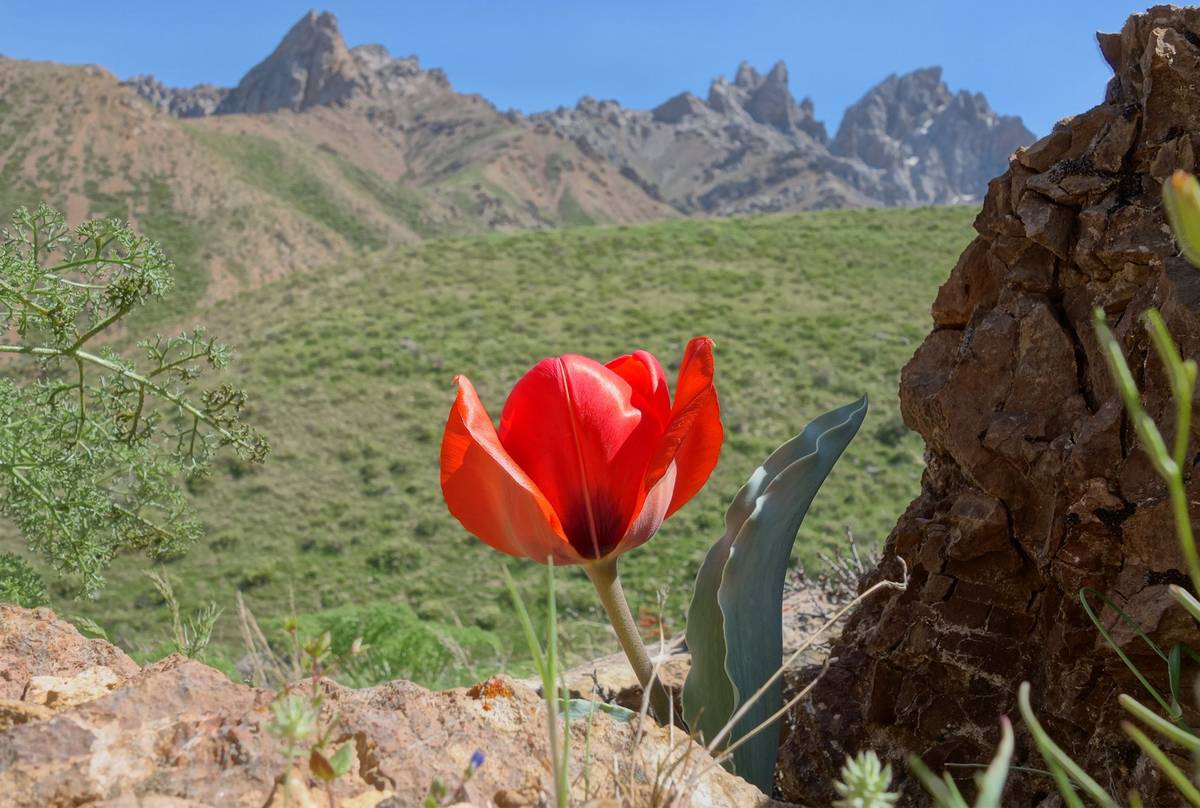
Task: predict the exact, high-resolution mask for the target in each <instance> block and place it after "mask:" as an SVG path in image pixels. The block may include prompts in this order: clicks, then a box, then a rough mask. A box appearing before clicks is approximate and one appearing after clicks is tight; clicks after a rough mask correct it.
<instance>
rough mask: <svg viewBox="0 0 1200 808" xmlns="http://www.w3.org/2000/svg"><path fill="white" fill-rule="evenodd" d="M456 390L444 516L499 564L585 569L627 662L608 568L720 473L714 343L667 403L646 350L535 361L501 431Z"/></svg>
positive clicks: (691, 357) (621, 612)
mask: <svg viewBox="0 0 1200 808" xmlns="http://www.w3.org/2000/svg"><path fill="white" fill-rule="evenodd" d="M456 382H457V384H458V397H457V399H456V400H455V402H454V407H453V409H451V410H450V418H449V419H448V421H447V422H446V433H445V436H444V437H443V439H442V458H441V464H442V493H443V494H444V495H445V498H446V504H447V505H448V506H449V508H450V512H451V513H452V514H454V516H455V517H456V518H457V519H458V520H459V521H460V522H461V523H462V525H463V527H465V528H466V529H467V530H468V531H469V532H471V533H473V534H474V535H476V536H478V537H479V538H480V539H482V540H483V541H485V542H487V543H488V544H490V545H491V546H492V547H494V548H496V549H497V550H500V551H502V552H505V553H508V554H509V555H514V556H525V557H527V558H532V559H533V560H534V561H537V562H539V563H542V564H545V563H547V562H548V561H551V562H553V563H554V564H581V565H583V566H584V568H585V569H586V570H587V571H588V575H589V576H590V577H591V578H592V581H593V583H595V584H596V587H597V589H598V590H599V591H600V595H601V600H603V601H604V603H605V607H606V608H608V610H609V614H610V616H611V617H613V622H614V626H615V627H616V628H617V633H618V635H619V636H621V637H622V644H624V645H626V652H627V653H631V652H630V646H629V644H628V643H629V642H630V641H632V640H631V639H630V638H628V637H626V636H623V634H622V632H623V630H624V629H625V628H626V627H624V626H622V625H620V624H621V623H625V622H628V623H629V624H630V625H629V627H628V628H630V629H631V630H632V633H633V634H634V635H636V629H634V628H633V627H632V618H629V616H628V615H629V608H628V606H627V605H625V600H624V596H623V595H622V594H621V592H620V583H619V581H618V580H617V577H616V559H617V557H618V556H620V555H621V554H622V553H624V552H626V551H628V550H631V549H633V548H634V547H637V546H639V545H641V544H643V543H645V542H646V541H648V540H649V539H650V537H651V536H653V535H654V533H655V532H656V531H657V530H658V528H659V526H660V525H662V522H663V520H664V519H666V518H667V517H668V516H670V515H671V514H672V513H674V512H675V511H677V510H679V508H681V507H682V506H683V505H684V504H685V503H686V502H687V501H688V500H689V499H691V498H692V497H693V496H695V494H696V492H697V491H699V490H700V488H701V487H702V486H703V485H704V483H705V481H706V480H708V476H709V474H711V473H712V470H713V467H714V466H715V465H716V463H717V455H718V454H719V453H720V450H721V440H722V436H723V431H722V428H721V412H720V405H719V404H718V403H717V393H716V390H715V389H714V388H713V357H712V340H710V339H709V338H707V337H697V338H695V339H693V340H692V341H691V342H689V343H688V346H687V348H686V349H685V351H684V354H683V361H682V362H681V363H680V367H679V379H678V381H677V382H676V384H675V399H674V402H672V400H671V396H670V393H669V392H668V390H667V379H666V374H665V373H664V372H663V368H662V365H661V364H659V361H658V360H657V359H656V358H655V357H654V356H653V355H651V354H649V353H647V352H646V351H635V352H634V353H632V354H626V355H625V356H619V357H617V358H616V359H614V360H612V361H611V362H609V363H608V364H606V365H602V364H600V363H599V362H596V361H594V360H592V359H588V358H587V357H583V356H577V355H575V354H567V355H565V356H560V357H557V358H552V359H543V360H542V361H541V362H538V363H537V364H536V365H534V366H533V368H532V369H531V370H530V371H529V372H528V373H526V374H525V375H524V376H522V377H521V379H520V380H519V381H518V382H517V384H516V386H515V387H513V389H512V392H511V393H509V396H508V401H506V402H505V404H504V410H503V411H502V413H501V416H500V428H499V430H497V429H496V428H495V427H494V426H493V424H492V419H491V417H490V416H489V415H488V414H487V411H486V410H485V409H484V407H483V404H482V403H481V402H480V400H479V396H478V394H476V392H475V388H474V387H473V386H472V385H471V382H470V381H468V380H467V378H466V377H464V376H459V377H457V379H456ZM618 601H619V602H618ZM614 611H615V612H616V613H614ZM637 645H638V646H639V647H640V645H641V641H640V639H637ZM632 656H633V653H631V661H633V662H634V668H635V669H638V668H639V667H642V666H640V665H639V660H633V659H632ZM641 656H642V657H644V656H645V651H644V649H642V651H641ZM647 664H648V663H647ZM638 673H639V677H640V676H641V674H642V673H643V671H641V670H639V671H638Z"/></svg>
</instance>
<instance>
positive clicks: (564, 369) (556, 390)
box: [500, 354, 661, 558]
mask: <svg viewBox="0 0 1200 808" xmlns="http://www.w3.org/2000/svg"><path fill="white" fill-rule="evenodd" d="M635 398H637V399H639V400H640V399H642V398H643V396H642V395H641V394H638V395H636V396H635V393H634V389H633V387H632V386H631V385H630V384H629V382H627V381H626V380H625V379H624V378H622V376H621V375H619V374H617V373H616V372H614V371H612V370H609V369H608V368H606V367H605V366H604V365H601V364H600V363H599V362H595V361H593V360H591V359H588V358H586V357H582V356H576V355H573V354H568V355H566V356H563V357H560V358H557V359H543V360H542V361H541V362H539V363H538V364H537V365H535V366H534V367H533V369H532V370H530V371H529V372H528V373H526V374H525V375H524V376H523V377H521V380H520V381H518V382H517V384H516V386H515V387H513V390H512V392H511V393H510V394H509V396H508V401H507V402H506V403H505V405H504V412H503V414H502V415H501V418H500V442H501V443H502V444H503V445H504V448H505V449H506V450H507V451H508V453H509V455H510V456H511V457H512V458H513V460H515V461H516V462H517V463H518V464H519V465H520V467H521V468H522V469H524V470H525V472H526V473H527V474H528V475H529V477H530V479H532V480H533V481H534V482H535V483H536V484H537V486H538V488H539V489H540V490H541V491H542V493H543V494H544V495H545V497H546V499H547V501H549V502H550V504H551V505H552V506H553V507H554V510H555V511H556V512H557V513H558V515H559V518H560V519H561V520H562V526H563V529H564V532H565V534H566V536H567V538H568V539H569V540H570V542H571V544H572V546H574V548H575V550H576V551H577V552H578V553H579V554H580V555H582V556H584V557H587V558H599V557H601V556H604V555H607V554H608V552H609V551H610V550H612V549H613V548H614V547H616V545H617V543H618V542H620V540H621V537H622V536H624V535H625V532H626V530H627V529H628V527H629V525H630V523H631V522H632V521H633V519H634V517H635V516H636V515H637V514H638V513H639V512H640V511H641V507H642V501H643V500H644V499H645V489H644V488H643V480H644V479H645V472H646V466H647V464H648V463H649V461H650V458H651V456H652V455H653V453H654V452H655V450H656V449H657V448H658V444H659V442H660V436H661V427H660V426H659V424H658V419H656V418H649V417H645V416H644V415H643V413H642V410H641V409H640V408H639V407H638V406H637V405H636V404H635Z"/></svg>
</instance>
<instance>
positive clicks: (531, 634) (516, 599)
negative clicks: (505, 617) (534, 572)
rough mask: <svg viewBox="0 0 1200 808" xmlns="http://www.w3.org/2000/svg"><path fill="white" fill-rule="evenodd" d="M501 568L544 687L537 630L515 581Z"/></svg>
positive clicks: (543, 659) (542, 658) (544, 676)
mask: <svg viewBox="0 0 1200 808" xmlns="http://www.w3.org/2000/svg"><path fill="white" fill-rule="evenodd" d="M501 570H503V572H504V586H505V587H506V588H507V589H508V596H509V597H510V598H511V599H512V604H513V609H514V610H515V611H516V613H517V621H518V622H519V623H520V624H521V631H522V633H524V635H525V642H526V643H527V644H528V645H529V655H530V656H531V657H533V666H534V667H535V668H537V672H538V676H539V677H540V678H541V680H542V686H543V687H545V684H546V658H545V655H544V654H543V653H542V644H541V643H540V642H539V641H538V638H537V632H536V631H534V629H533V621H531V620H530V619H529V612H528V611H527V610H526V609H525V601H524V600H522V599H521V593H520V592H518V591H517V583H516V581H514V580H513V578H512V574H511V573H509V571H508V567H507V566H504V567H501Z"/></svg>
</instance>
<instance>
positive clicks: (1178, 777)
mask: <svg viewBox="0 0 1200 808" xmlns="http://www.w3.org/2000/svg"><path fill="white" fill-rule="evenodd" d="M1121 729H1123V730H1125V734H1126V735H1128V736H1129V737H1130V738H1132V739H1133V742H1134V743H1136V744H1137V745H1138V746H1140V747H1141V749H1142V751H1143V752H1145V753H1146V755H1147V756H1149V757H1150V759H1151V760H1153V761H1154V765H1156V766H1157V767H1158V770H1159V771H1161V772H1162V773H1163V774H1165V775H1166V776H1167V778H1168V779H1169V780H1170V781H1171V782H1172V783H1173V784H1174V785H1175V788H1176V789H1177V790H1178V791H1179V793H1180V794H1181V795H1182V796H1183V797H1184V798H1186V799H1187V801H1188V802H1189V803H1191V804H1192V805H1193V806H1197V807H1198V808H1200V790H1197V789H1196V786H1194V785H1193V784H1192V781H1191V780H1189V779H1188V776H1187V775H1186V774H1184V773H1183V772H1182V771H1180V769H1179V767H1178V766H1176V765H1175V764H1174V763H1172V762H1171V759H1170V758H1169V757H1167V754H1166V753H1165V752H1163V750H1161V749H1159V748H1158V746H1156V745H1155V743H1154V741H1152V740H1150V738H1149V737H1148V736H1147V735H1146V733H1144V732H1142V731H1141V730H1140V729H1138V728H1137V727H1135V726H1134V725H1133V724H1131V723H1129V722H1128V721H1123V722H1121Z"/></svg>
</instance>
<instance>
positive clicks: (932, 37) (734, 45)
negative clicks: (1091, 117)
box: [0, 0, 1145, 135]
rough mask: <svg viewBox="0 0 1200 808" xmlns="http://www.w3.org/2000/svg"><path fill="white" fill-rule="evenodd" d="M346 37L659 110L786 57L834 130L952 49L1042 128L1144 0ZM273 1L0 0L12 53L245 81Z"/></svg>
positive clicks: (461, 21) (615, 10)
mask: <svg viewBox="0 0 1200 808" xmlns="http://www.w3.org/2000/svg"><path fill="white" fill-rule="evenodd" d="M328 2H329V3H330V5H329V6H328V10H330V11H332V12H334V13H335V14H336V15H337V17H338V19H339V21H340V22H341V25H342V31H343V32H344V33H345V35H346V38H347V40H348V41H349V42H350V44H351V45H357V44H362V43H365V42H380V43H382V44H384V45H386V46H387V47H388V48H389V50H391V51H392V53H394V54H397V55H407V54H410V53H412V54H416V55H417V56H419V57H420V58H421V62H422V64H424V65H425V66H427V67H434V66H437V67H442V68H444V69H445V70H446V72H447V73H448V74H449V76H450V80H451V81H452V82H453V84H454V86H455V87H456V88H457V89H459V90H461V91H465V92H478V93H482V94H483V95H485V96H486V97H488V98H489V99H491V100H492V101H493V102H495V103H496V104H497V105H498V106H500V107H501V108H508V107H514V108H516V109H520V110H523V111H527V112H528V111H536V110H540V109H546V108H551V107H555V106H558V105H564V104H565V105H572V104H574V103H575V101H576V100H577V99H578V98H579V97H580V96H581V95H585V94H588V95H593V96H596V97H599V98H616V99H618V100H619V101H621V103H623V104H625V105H627V106H634V107H652V106H654V105H656V104H657V103H659V102H660V101H662V100H664V99H666V98H668V97H669V96H671V95H674V94H675V93H677V92H679V91H681V90H685V89H686V90H692V91H693V92H696V93H698V94H703V93H704V92H705V91H706V89H707V87H708V82H709V81H710V80H711V79H712V78H713V77H715V76H717V75H720V74H725V75H728V76H732V74H733V72H734V70H735V69H736V67H737V64H738V62H740V61H741V60H743V59H744V60H748V61H749V62H751V63H752V64H754V65H756V66H758V67H759V68H760V69H762V70H765V69H767V68H769V67H770V65H771V64H772V63H773V62H774V61H775V60H777V59H784V60H785V61H786V62H787V64H788V68H789V71H790V75H791V85H792V91H793V93H794V94H795V95H796V97H797V98H800V97H803V96H805V95H809V96H811V97H812V98H813V100H814V102H815V104H816V113H817V117H818V118H820V119H821V120H824V121H825V122H826V125H827V126H829V127H830V131H831V132H832V131H833V130H834V128H835V127H836V125H837V122H838V121H839V120H840V119H841V116H842V111H843V110H844V109H845V108H846V106H847V105H849V104H851V103H853V102H854V101H855V100H856V99H857V98H858V97H859V96H860V95H862V93H863V92H865V91H866V90H867V89H868V88H869V87H870V86H872V85H873V84H875V83H876V82H878V81H880V80H881V79H883V78H884V77H885V76H887V75H888V74H889V73H893V72H904V71H907V70H911V69H914V68H917V67H924V66H927V65H932V64H940V65H942V66H943V67H944V68H945V78H946V81H947V82H948V83H949V84H950V87H951V89H954V90H958V89H969V90H973V91H980V92H983V93H984V94H986V95H987V97H988V99H989V101H991V103H992V106H993V107H994V108H996V109H997V110H998V111H1000V112H1004V113H1013V114H1018V115H1021V116H1022V117H1023V118H1024V119H1025V122H1026V125H1027V126H1029V128H1031V129H1032V130H1034V132H1036V133H1037V134H1039V135H1040V134H1044V133H1046V132H1047V131H1049V129H1050V127H1051V126H1052V125H1053V123H1054V121H1056V120H1058V119H1059V118H1060V117H1063V116H1064V115H1068V114H1073V113H1077V112H1082V111H1083V110H1085V109H1087V108H1089V107H1091V106H1092V105H1094V104H1095V103H1097V102H1098V101H1099V100H1100V99H1101V98H1102V97H1103V94H1104V84H1105V82H1106V81H1107V79H1108V76H1109V70H1108V68H1107V67H1106V66H1105V65H1104V63H1103V61H1102V60H1101V58H1100V54H1099V51H1098V50H1097V48H1096V44H1095V39H1094V36H1093V34H1094V32H1095V31H1097V30H1108V31H1111V30H1117V29H1118V28H1120V26H1121V23H1122V22H1123V21H1124V19H1125V18H1126V16H1128V15H1129V14H1130V13H1132V12H1134V11H1139V10H1142V9H1143V8H1144V7H1145V6H1143V5H1141V4H1136V3H1130V2H1117V1H1116V0H1040V1H1039V2H1033V1H1027V0H1021V1H1020V2H1018V1H1016V0H1013V1H1012V2H1002V1H1001V0H958V2H948V0H908V2H901V1H900V0H875V2H855V1H849V0H842V1H841V2H837V1H833V2H822V3H817V2H809V0H761V1H758V2H756V1H755V0H686V1H683V0H604V1H603V2H599V1H597V0H423V1H422V2H406V1H405V0H399V1H394V2H364V1H363V0H328ZM308 8H309V5H307V4H305V3H290V2H274V1H272V0H242V2H228V1H227V0H210V1H209V2H204V3H197V4H192V3H180V2H173V1H172V0H153V1H151V0H132V1H128V2H116V3H103V2H95V1H94V0H89V1H88V2H82V1H79V0H77V1H76V2H56V1H55V0H44V2H39V3H34V4H30V3H25V2H22V3H17V2H13V0H0V21H2V22H0V54H3V55H6V56H12V57H18V58H27V59H52V60H54V61H60V62H68V63H89V62H91V63H98V64H101V65H104V66H105V67H107V68H108V69H110V70H112V71H113V72H114V73H116V74H117V75H118V76H120V77H122V78H125V77H127V76H130V75H133V74H136V73H153V74H155V75H157V76H158V77H159V78H161V79H162V80H163V81H165V82H167V83H168V84H175V85H191V84H196V83H199V82H202V81H210V82H214V83H218V84H235V83H236V82H237V80H238V79H239V78H240V77H241V76H242V74H243V73H245V72H246V70H247V69H249V68H250V67H251V66H252V65H254V64H255V63H257V62H258V61H259V60H260V59H262V58H263V57H264V56H266V55H267V53H269V52H270V51H271V49H272V48H273V47H274V46H275V45H276V44H277V43H278V41H279V39H280V37H282V36H283V34H284V32H285V31H286V30H287V29H288V28H289V27H290V26H291V25H292V24H293V23H294V22H295V21H296V20H297V19H299V18H300V16H301V15H303V14H304V13H305V11H307V9H308Z"/></svg>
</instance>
